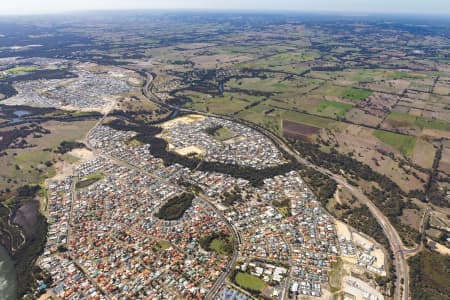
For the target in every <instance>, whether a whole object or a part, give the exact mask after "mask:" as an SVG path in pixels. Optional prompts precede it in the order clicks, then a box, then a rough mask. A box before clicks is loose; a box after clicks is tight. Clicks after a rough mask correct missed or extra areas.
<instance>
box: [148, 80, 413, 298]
mask: <svg viewBox="0 0 450 300" xmlns="http://www.w3.org/2000/svg"><path fill="white" fill-rule="evenodd" d="M152 80H153V76H152V75H151V74H148V73H147V80H146V83H145V85H144V88H143V89H142V92H143V94H144V95H145V96H146V97H147V98H148V99H149V100H150V101H153V102H156V103H158V104H160V105H162V106H163V107H168V108H171V109H179V108H175V107H174V106H172V105H170V104H167V103H165V102H164V101H162V100H161V99H159V98H158V97H157V96H156V95H154V94H153V92H152V89H153V83H152ZM180 111H182V112H188V113H196V114H201V115H205V116H211V117H216V118H222V119H227V120H232V121H235V122H239V123H241V124H244V125H247V126H250V127H252V128H253V129H255V130H257V131H259V132H260V133H262V134H264V135H265V136H267V137H268V138H270V139H271V140H272V141H273V142H274V143H275V144H277V145H278V146H279V147H280V148H281V149H283V150H284V151H285V152H286V153H288V154H290V155H291V156H292V157H294V158H295V159H296V160H297V161H298V162H299V163H301V164H303V165H305V166H308V167H310V168H313V169H314V170H316V171H318V172H320V173H322V174H324V175H327V176H328V177H330V178H332V179H333V180H335V181H336V182H337V183H338V184H340V185H341V186H344V187H346V188H347V189H348V190H349V191H350V192H351V193H352V195H353V196H355V197H356V198H357V199H358V200H359V202H360V203H362V204H364V205H366V206H367V207H368V208H369V210H370V212H371V213H372V215H373V216H374V217H375V219H376V220H377V222H378V224H380V226H381V228H382V229H383V232H384V234H385V236H386V237H387V239H388V240H389V244H390V247H391V250H392V253H393V255H394V261H393V264H394V265H395V272H396V282H395V292H394V299H395V300H409V268H408V263H407V260H406V257H405V253H404V252H405V251H409V250H410V249H407V248H405V247H404V245H403V242H402V240H401V238H400V236H399V234H398V232H397V230H396V229H395V228H394V226H393V225H392V224H391V223H390V221H389V220H388V218H387V217H386V216H385V215H384V214H383V213H382V212H381V211H380V210H379V209H378V207H376V205H375V204H373V202H372V201H371V200H370V199H369V198H368V197H367V196H366V195H365V194H364V193H363V192H362V191H361V190H360V189H359V188H357V187H355V186H353V185H351V184H350V183H349V182H348V181H347V179H346V178H344V177H343V176H342V175H340V174H334V173H332V172H330V171H329V170H327V169H325V168H323V167H320V166H317V165H315V164H312V163H311V162H309V161H307V160H306V159H304V158H303V157H302V156H301V155H300V154H299V153H298V152H297V151H296V150H295V149H293V148H291V147H290V146H289V145H288V144H287V143H286V142H285V141H284V140H283V139H281V138H280V137H279V136H277V135H275V134H274V133H272V132H271V131H269V130H267V129H266V128H263V127H261V126H259V125H257V124H254V123H252V122H249V121H246V120H242V119H237V118H234V117H230V116H223V115H216V114H212V113H205V112H200V111H196V110H192V109H180Z"/></svg>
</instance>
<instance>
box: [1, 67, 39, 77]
mask: <svg viewBox="0 0 450 300" xmlns="http://www.w3.org/2000/svg"><path fill="white" fill-rule="evenodd" d="M34 70H37V67H36V66H17V67H15V68H11V69H8V70H5V72H6V73H7V74H11V75H17V74H20V73H25V72H31V71H34Z"/></svg>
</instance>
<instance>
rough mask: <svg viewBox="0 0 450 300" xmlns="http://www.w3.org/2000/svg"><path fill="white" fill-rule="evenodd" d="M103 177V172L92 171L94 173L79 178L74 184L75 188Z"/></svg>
mask: <svg viewBox="0 0 450 300" xmlns="http://www.w3.org/2000/svg"><path fill="white" fill-rule="evenodd" d="M103 178H105V175H104V174H102V173H94V174H91V175H89V176H86V177H84V178H82V179H81V180H79V181H78V182H77V183H76V184H75V187H76V188H77V189H82V188H86V187H88V186H90V185H92V184H94V183H96V182H97V181H100V180H102V179H103Z"/></svg>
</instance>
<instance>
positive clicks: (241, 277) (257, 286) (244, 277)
mask: <svg viewBox="0 0 450 300" xmlns="http://www.w3.org/2000/svg"><path fill="white" fill-rule="evenodd" d="M235 280H236V283H237V284H238V285H239V286H241V287H242V288H244V289H247V290H251V291H257V292H259V291H261V290H262V289H263V288H264V287H265V286H266V284H265V282H264V281H263V280H262V279H260V278H258V277H256V276H254V275H251V274H248V273H242V272H238V273H237V274H236V277H235Z"/></svg>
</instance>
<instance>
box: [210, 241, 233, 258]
mask: <svg viewBox="0 0 450 300" xmlns="http://www.w3.org/2000/svg"><path fill="white" fill-rule="evenodd" d="M232 243H233V241H232V239H231V238H229V237H228V238H226V239H223V238H216V239H214V240H213V241H212V242H211V244H210V245H209V247H210V248H211V249H212V250H213V251H215V252H216V253H218V254H220V255H223V256H229V255H230V254H231V253H232V252H233V244H232ZM230 250H231V251H230Z"/></svg>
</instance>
